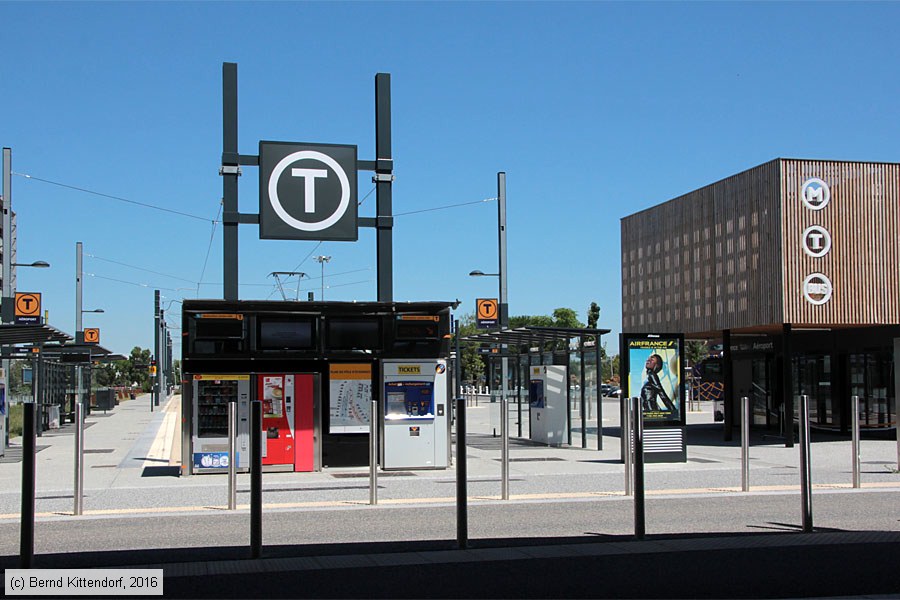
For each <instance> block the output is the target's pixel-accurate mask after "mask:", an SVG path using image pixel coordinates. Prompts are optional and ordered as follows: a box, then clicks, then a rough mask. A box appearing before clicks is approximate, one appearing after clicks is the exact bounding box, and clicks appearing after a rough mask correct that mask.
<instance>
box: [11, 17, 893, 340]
mask: <svg viewBox="0 0 900 600" xmlns="http://www.w3.org/2000/svg"><path fill="white" fill-rule="evenodd" d="M0 22H2V23H3V24H4V26H3V50H2V56H0V82H2V86H0V145H2V146H5V147H11V148H12V150H13V171H14V172H15V173H19V174H27V175H32V176H33V177H37V178H42V179H46V180H50V181H54V182H58V183H62V184H65V185H69V186H75V187H79V188H85V189H88V190H93V191H96V192H101V193H104V194H109V195H112V196H118V197H122V198H126V199H129V200H133V201H136V202H142V203H146V204H152V205H156V206H160V207H165V208H168V209H171V210H176V211H181V212H185V213H190V214H192V215H197V216H201V217H203V219H205V220H206V221H204V220H203V219H192V218H188V217H182V216H177V215H173V214H171V213H165V212H161V211H155V210H150V209H146V208H142V207H139V206H135V205H133V204H128V203H124V202H119V201H115V200H111V199H107V198H103V197H100V196H96V195H91V194H86V193H83V192H78V191H75V190H72V189H68V188H63V187H59V186H55V185H51V184H47V183H43V182H40V181H37V180H35V179H27V178H25V177H23V176H21V175H16V176H14V177H13V209H14V210H15V211H16V212H17V213H18V226H19V229H18V231H19V238H18V260H19V262H31V261H32V260H46V261H48V262H50V263H51V264H52V268H51V269H19V273H18V289H19V290H20V291H41V292H43V295H44V297H43V300H44V308H46V309H49V311H50V323H51V324H52V325H54V326H56V327H58V328H59V329H62V330H64V331H67V332H70V333H71V332H73V331H74V328H75V299H74V296H75V243H76V242H77V241H81V242H83V244H84V253H85V259H84V271H85V273H86V274H87V275H86V276H85V279H84V308H85V309H93V308H98V307H101V308H103V309H104V310H105V311H106V312H105V313H104V314H102V315H94V314H89V315H85V323H84V324H85V326H88V327H89V326H99V327H100V328H101V332H102V333H101V335H102V340H101V342H102V343H103V345H104V346H106V347H108V348H111V349H112V350H115V351H117V352H125V353H127V352H128V351H130V349H131V348H132V347H133V346H135V345H138V346H141V347H145V348H149V347H151V345H152V341H153V329H152V324H153V289H161V290H162V294H163V296H164V299H163V302H164V305H166V306H167V307H168V308H169V315H170V319H169V322H170V323H171V324H172V325H173V326H178V325H179V318H178V317H177V314H178V310H179V307H180V305H179V304H178V303H177V302H173V301H174V300H179V299H181V298H182V297H196V296H197V283H198V282H200V283H201V285H200V287H199V290H200V293H199V296H200V297H207V298H216V297H221V295H222V285H221V283H222V236H221V227H220V226H217V227H215V228H213V226H212V223H211V222H212V220H213V219H214V218H215V216H216V214H217V211H218V207H219V200H220V198H221V195H222V181H221V178H220V177H219V176H218V167H219V160H220V155H221V151H222V146H221V144H222V141H221V140H222V132H221V127H222V125H221V102H222V101H221V89H222V84H221V70H222V63H223V62H225V61H228V62H236V63H238V85H239V117H240V120H239V149H240V152H241V153H243V154H256V153H257V151H258V146H257V144H258V141H259V140H267V139H274V140H284V141H305V142H324V143H337V144H356V145H358V146H359V157H360V159H373V158H375V156H374V154H375V148H374V108H373V104H374V76H375V74H376V73H378V72H388V73H391V76H392V96H393V98H392V100H393V111H392V119H393V150H394V160H395V175H396V178H397V179H396V182H395V185H394V191H393V193H394V211H395V212H396V213H403V212H409V211H415V210H421V209H426V208H432V207H441V206H447V205H452V204H460V203H466V202H475V201H477V200H481V199H485V198H492V197H494V196H496V193H497V190H496V185H497V184H496V174H497V172H498V171H505V172H506V173H507V195H508V207H507V208H508V235H509V240H508V242H509V245H508V252H509V302H510V312H511V313H512V314H549V313H551V312H552V311H553V309H554V308H557V307H561V306H564V307H570V308H573V309H575V310H576V311H577V312H578V314H579V316H580V318H581V319H582V320H585V318H586V311H587V308H588V306H589V305H590V303H591V302H592V301H596V302H597V303H598V304H599V305H600V306H601V309H602V312H601V319H600V326H601V327H605V328H609V329H613V330H614V332H615V333H618V332H619V330H620V324H621V296H620V292H619V285H620V280H621V277H620V273H619V254H618V253H619V220H620V219H621V218H622V217H624V216H626V215H629V214H631V213H633V212H636V211H638V210H642V209H645V208H648V207H650V206H653V205H655V204H658V203H660V202H663V201H665V200H668V199H670V198H673V197H675V196H678V195H680V194H683V193H685V192H688V191H690V190H692V189H695V188H697V187H700V186H703V185H706V184H709V183H712V182H714V181H717V180H719V179H721V178H723V177H727V176H729V175H732V174H734V173H737V172H739V171H742V170H744V169H747V168H750V167H753V166H756V165H758V164H760V163H763V162H766V161H768V160H771V159H773V158H776V157H792V158H820V159H835V160H862V161H885V162H896V161H897V160H898V154H897V140H898V139H900V135H898V134H900V120H898V119H897V98H900V79H898V78H897V76H896V70H897V65H898V64H900V63H898V58H900V38H898V36H897V35H896V33H895V28H896V23H898V22H900V4H897V3H887V2H885V3H837V2H828V3H813V2H802V3H774V2H766V3H709V2H703V3H627V4H626V3H599V2H598V3H590V2H578V3H563V2H553V3H539V2H529V3H515V2H502V3H486V2H485V3H480V2H477V3H476V2H459V3H438V2H429V3H413V2H397V3H374V2H373V3H363V2H352V3H293V2H277V3H264V2H257V3H243V2H227V3H214V2H193V3H187V2H183V3H182V2H164V3H163V2H160V3H134V2H129V3H113V2H99V3H81V2H64V3H44V2H28V3H25V2H0ZM243 171H244V174H243V176H242V177H241V179H240V209H241V211H242V212H257V211H258V192H257V190H258V180H257V170H256V169H255V168H253V167H245V168H244V170H243ZM370 178H371V174H368V173H362V174H361V175H360V178H359V192H360V199H362V197H363V196H365V195H366V194H367V193H368V192H369V191H371V190H372V187H373V186H372V184H371V183H370ZM374 209H375V195H374V194H372V195H371V196H370V197H369V198H368V199H367V200H366V201H365V202H364V203H363V205H362V207H361V208H360V215H362V216H373V215H374ZM496 219H497V217H496V204H495V203H494V202H485V203H479V204H474V205H470V206H464V207H459V208H453V209H448V210H439V211H432V212H425V213H420V214H413V215H406V216H400V217H397V219H396V226H395V229H394V258H395V263H394V290H395V299H396V300H454V299H459V300H461V301H462V306H461V310H460V313H464V312H474V301H475V298H478V297H492V296H496V289H497V286H496V279H494V278H471V277H468V273H469V271H471V270H473V269H481V270H483V271H485V272H495V270H496V264H497V242H496V222H497V221H496ZM211 234H212V240H213V241H212V245H211V246H210V236H211ZM315 246H316V243H315V242H286V241H263V240H259V239H258V230H257V229H256V228H255V226H251V225H243V226H241V229H240V282H241V284H242V285H241V297H242V298H247V299H252V298H267V297H270V298H278V297H279V294H278V293H277V292H275V290H274V287H273V283H274V282H273V279H272V278H271V277H267V275H268V274H269V273H270V272H272V271H293V270H300V271H305V272H307V273H309V274H310V275H311V276H312V277H313V279H311V280H310V281H309V282H304V284H303V285H302V286H301V288H300V289H301V292H300V294H301V297H305V295H306V290H309V289H312V290H315V291H316V295H317V296H318V293H319V288H320V280H319V279H318V278H319V276H320V267H319V265H318V264H317V263H315V262H313V260H312V259H308V260H306V261H305V262H303V261H304V258H305V257H307V256H308V255H310V254H311V253H312V254H326V255H331V256H332V259H331V262H330V263H329V264H328V265H327V266H326V269H325V274H326V279H325V284H326V285H327V286H328V289H326V291H325V298H326V299H327V300H354V299H355V300H373V299H375V296H376V287H375V279H376V265H375V237H374V233H373V230H371V229H362V230H361V231H360V240H359V242H357V243H346V242H341V243H339V242H326V243H323V244H322V245H321V246H319V247H318V248H316V247H315ZM210 248H211V250H210V252H209V257H208V260H206V259H207V251H208V250H209V249H210ZM205 262H206V269H205V271H204V263H205ZM151 271H152V272H151ZM154 272H155V273H154ZM174 333H179V332H178V331H177V330H176V331H174ZM173 337H176V338H177V337H180V336H173ZM608 342H609V344H610V345H611V347H613V348H614V347H616V345H617V342H616V341H615V338H613V337H609V338H608ZM176 351H177V349H176Z"/></svg>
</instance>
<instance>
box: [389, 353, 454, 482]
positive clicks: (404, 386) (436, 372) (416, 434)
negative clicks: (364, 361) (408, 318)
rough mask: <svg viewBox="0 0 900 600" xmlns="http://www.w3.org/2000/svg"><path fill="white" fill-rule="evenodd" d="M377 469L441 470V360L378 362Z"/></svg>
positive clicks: (444, 413)
mask: <svg viewBox="0 0 900 600" xmlns="http://www.w3.org/2000/svg"><path fill="white" fill-rule="evenodd" d="M381 370H382V381H383V382H384V390H383V396H382V406H383V411H384V412H383V414H384V420H383V436H382V440H383V441H382V468H384V469H386V470H390V469H444V468H446V467H447V464H448V456H449V452H448V444H449V440H450V436H449V426H450V421H449V419H448V413H449V409H450V406H449V404H448V403H447V362H446V361H445V360H443V359H440V360H421V359H419V360H385V361H382V365H381Z"/></svg>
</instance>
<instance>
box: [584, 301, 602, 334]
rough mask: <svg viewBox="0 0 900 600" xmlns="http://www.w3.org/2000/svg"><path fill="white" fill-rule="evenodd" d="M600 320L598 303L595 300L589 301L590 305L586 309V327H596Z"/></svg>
mask: <svg viewBox="0 0 900 600" xmlns="http://www.w3.org/2000/svg"><path fill="white" fill-rule="evenodd" d="M599 322H600V305H599V304H597V303H596V302H591V307H590V308H589V309H588V317H587V326H588V329H597V323H599Z"/></svg>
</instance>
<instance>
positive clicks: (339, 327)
mask: <svg viewBox="0 0 900 600" xmlns="http://www.w3.org/2000/svg"><path fill="white" fill-rule="evenodd" d="M326 323H327V328H328V339H327V344H328V348H329V349H332V350H376V349H380V348H381V346H382V344H381V326H380V325H381V323H380V322H379V321H378V320H375V319H371V320H363V319H330V320H328V321H326Z"/></svg>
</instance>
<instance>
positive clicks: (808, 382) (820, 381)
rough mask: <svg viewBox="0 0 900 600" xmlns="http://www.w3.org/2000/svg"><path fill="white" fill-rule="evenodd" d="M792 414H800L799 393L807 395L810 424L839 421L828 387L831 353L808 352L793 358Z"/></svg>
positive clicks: (837, 423)
mask: <svg viewBox="0 0 900 600" xmlns="http://www.w3.org/2000/svg"><path fill="white" fill-rule="evenodd" d="M793 367H794V377H793V379H794V398H795V402H794V418H795V419H797V418H798V417H799V414H800V396H802V395H804V394H805V395H807V396H809V422H810V424H811V425H814V426H819V427H825V428H829V429H830V428H833V427H836V426H839V425H840V414H839V413H838V411H837V410H835V405H834V401H833V397H832V390H831V356H830V355H828V354H808V355H803V356H799V357H796V358H794V360H793Z"/></svg>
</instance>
